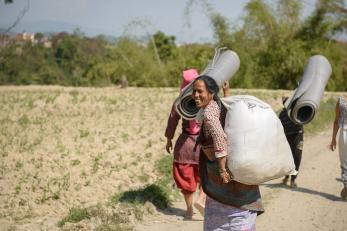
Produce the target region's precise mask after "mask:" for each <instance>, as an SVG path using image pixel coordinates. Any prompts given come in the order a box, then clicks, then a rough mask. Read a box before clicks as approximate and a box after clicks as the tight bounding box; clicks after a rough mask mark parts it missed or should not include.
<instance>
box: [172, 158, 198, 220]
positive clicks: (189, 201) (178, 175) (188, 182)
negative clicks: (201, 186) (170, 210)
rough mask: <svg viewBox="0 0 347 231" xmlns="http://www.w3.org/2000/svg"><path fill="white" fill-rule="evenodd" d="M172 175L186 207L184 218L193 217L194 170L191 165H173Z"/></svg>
mask: <svg viewBox="0 0 347 231" xmlns="http://www.w3.org/2000/svg"><path fill="white" fill-rule="evenodd" d="M173 175H174V179H175V182H176V185H177V187H178V188H179V189H181V192H182V194H183V197H184V200H185V202H186V205H187V211H186V213H185V216H186V217H187V218H191V217H192V216H193V198H194V192H195V191H196V182H195V179H194V168H193V166H192V164H181V163H174V167H173Z"/></svg>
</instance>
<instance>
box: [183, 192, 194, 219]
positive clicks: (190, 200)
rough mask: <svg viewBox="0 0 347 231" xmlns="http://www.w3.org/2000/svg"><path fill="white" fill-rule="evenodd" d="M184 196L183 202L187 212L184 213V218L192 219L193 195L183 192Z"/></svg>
mask: <svg viewBox="0 0 347 231" xmlns="http://www.w3.org/2000/svg"><path fill="white" fill-rule="evenodd" d="M183 196H184V200H185V202H186V205H187V211H186V214H185V216H186V218H192V217H193V198H194V194H193V193H187V192H184V193H183Z"/></svg>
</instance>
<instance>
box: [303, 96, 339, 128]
mask: <svg viewBox="0 0 347 231" xmlns="http://www.w3.org/2000/svg"><path fill="white" fill-rule="evenodd" d="M335 106H336V99H334V98H329V99H328V100H326V101H322V102H321V103H320V106H319V110H318V113H317V115H316V116H315V118H314V119H313V121H312V122H310V123H309V124H308V125H306V126H305V132H306V133H307V134H316V133H318V132H320V131H324V130H326V129H328V128H331V131H332V126H333V121H334V119H335Z"/></svg>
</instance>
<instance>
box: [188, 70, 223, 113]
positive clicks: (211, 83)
mask: <svg viewBox="0 0 347 231" xmlns="http://www.w3.org/2000/svg"><path fill="white" fill-rule="evenodd" d="M198 80H201V81H203V82H204V83H205V86H206V88H207V90H208V91H209V92H210V93H211V94H213V100H214V101H216V102H217V104H218V106H219V108H221V101H220V98H219V96H218V92H219V86H218V84H217V83H216V81H215V80H214V79H213V78H211V77H210V76H207V75H201V76H199V77H198V78H196V79H195V80H194V82H196V81H198Z"/></svg>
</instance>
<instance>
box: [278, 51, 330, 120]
mask: <svg viewBox="0 0 347 231" xmlns="http://www.w3.org/2000/svg"><path fill="white" fill-rule="evenodd" d="M331 73H332V69H331V65H330V63H329V61H328V60H327V59H326V58H325V57H324V56H322V55H314V56H312V57H310V59H309V60H308V63H307V64H306V66H305V70H304V75H303V77H302V78H301V81H300V83H299V86H298V88H297V89H296V90H295V91H294V93H293V95H292V96H291V97H290V98H289V99H288V100H287V101H286V103H285V105H284V107H285V108H287V112H288V116H289V118H290V119H291V120H292V121H293V122H294V123H297V124H301V125H304V124H307V123H309V122H310V121H312V119H313V118H314V116H315V114H316V113H317V111H318V108H319V104H320V101H321V100H322V98H323V95H324V89H325V86H326V84H327V82H328V80H329V78H330V76H331Z"/></svg>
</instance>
